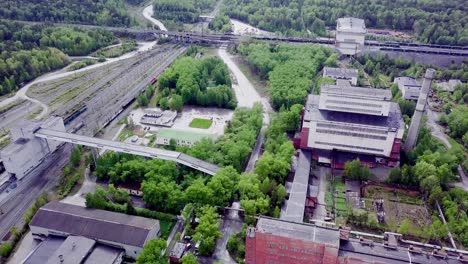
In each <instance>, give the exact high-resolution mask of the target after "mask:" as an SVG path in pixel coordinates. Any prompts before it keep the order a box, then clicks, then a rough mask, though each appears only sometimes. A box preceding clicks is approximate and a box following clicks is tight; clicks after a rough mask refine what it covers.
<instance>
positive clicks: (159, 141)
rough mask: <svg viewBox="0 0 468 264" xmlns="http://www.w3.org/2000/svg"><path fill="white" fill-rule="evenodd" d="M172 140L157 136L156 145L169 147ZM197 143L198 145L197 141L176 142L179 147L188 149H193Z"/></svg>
mask: <svg viewBox="0 0 468 264" xmlns="http://www.w3.org/2000/svg"><path fill="white" fill-rule="evenodd" d="M170 141H171V139H170V138H166V137H160V136H157V137H156V144H158V145H166V146H168V145H169V143H170ZM195 143H197V141H190V140H187V139H186V140H180V139H177V140H176V144H177V146H187V147H192V146H193V145H194V144H195Z"/></svg>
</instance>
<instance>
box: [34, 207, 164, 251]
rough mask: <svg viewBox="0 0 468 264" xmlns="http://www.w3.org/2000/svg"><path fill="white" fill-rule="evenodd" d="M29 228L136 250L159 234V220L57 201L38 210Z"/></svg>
mask: <svg viewBox="0 0 468 264" xmlns="http://www.w3.org/2000/svg"><path fill="white" fill-rule="evenodd" d="M29 225H30V226H37V227H42V228H46V229H49V230H56V231H60V232H64V233H68V234H70V235H75V236H84V237H87V238H91V239H96V240H106V241H111V242H115V243H120V244H124V245H131V246H136V247H143V246H144V244H145V242H146V240H147V239H151V238H150V237H149V236H150V234H151V231H152V230H157V231H159V221H158V220H153V219H148V218H143V217H139V216H131V215H126V214H119V213H114V212H109V211H105V210H99V209H88V208H85V207H81V206H76V205H72V204H66V203H60V202H50V203H48V204H46V205H45V206H43V207H41V208H40V209H39V210H38V212H37V213H36V215H35V216H34V217H33V219H32V220H31V223H30V224H29Z"/></svg>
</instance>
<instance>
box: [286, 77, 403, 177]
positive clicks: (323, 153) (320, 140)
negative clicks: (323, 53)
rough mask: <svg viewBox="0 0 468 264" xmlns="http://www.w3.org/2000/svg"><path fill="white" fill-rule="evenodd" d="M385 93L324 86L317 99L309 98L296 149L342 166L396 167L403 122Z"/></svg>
mask: <svg viewBox="0 0 468 264" xmlns="http://www.w3.org/2000/svg"><path fill="white" fill-rule="evenodd" d="M391 99H392V95H391V92H390V91H389V90H381V89H373V88H362V87H340V86H337V85H323V86H322V87H321V89H320V95H312V94H311V95H309V96H308V99H307V103H306V106H305V109H304V114H303V122H302V129H301V135H300V140H297V139H295V145H296V147H298V148H301V149H310V150H312V158H313V159H315V160H318V161H319V162H323V163H330V164H332V165H333V167H334V168H342V167H343V166H344V163H345V162H346V161H348V160H351V159H355V158H359V159H360V160H361V162H362V163H364V164H367V165H369V166H371V167H372V166H375V164H376V163H384V164H387V165H389V166H395V165H397V164H398V161H399V158H400V147H401V141H402V138H403V133H404V122H403V119H402V116H401V111H400V108H399V106H398V104H397V103H394V102H392V101H391Z"/></svg>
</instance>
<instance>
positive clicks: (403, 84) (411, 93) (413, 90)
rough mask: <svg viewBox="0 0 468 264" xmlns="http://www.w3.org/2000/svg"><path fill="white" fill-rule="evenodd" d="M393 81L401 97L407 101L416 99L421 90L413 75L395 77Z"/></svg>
mask: <svg viewBox="0 0 468 264" xmlns="http://www.w3.org/2000/svg"><path fill="white" fill-rule="evenodd" d="M393 83H394V84H396V85H398V89H399V90H400V92H401V97H403V99H405V100H409V101H414V102H416V101H418V98H419V93H420V92H421V84H420V83H419V82H418V81H416V79H414V78H413V77H396V78H395V79H394V80H393Z"/></svg>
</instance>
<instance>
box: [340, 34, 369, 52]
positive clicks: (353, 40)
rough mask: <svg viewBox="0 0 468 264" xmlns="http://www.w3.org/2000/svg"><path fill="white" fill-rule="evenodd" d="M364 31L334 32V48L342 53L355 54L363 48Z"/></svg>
mask: <svg viewBox="0 0 468 264" xmlns="http://www.w3.org/2000/svg"><path fill="white" fill-rule="evenodd" d="M365 38H366V34H365V33H357V32H346V31H337V32H336V38H335V40H336V48H337V49H338V50H339V51H340V52H341V53H342V54H344V55H355V54H357V53H361V52H362V51H363V49H364V40H365Z"/></svg>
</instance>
